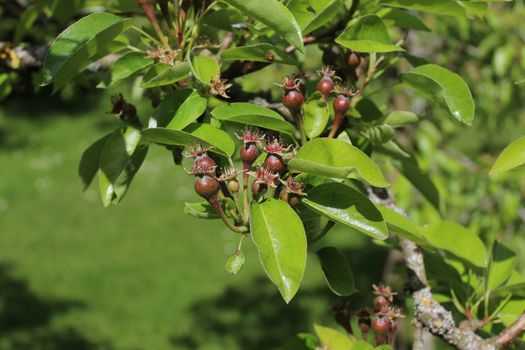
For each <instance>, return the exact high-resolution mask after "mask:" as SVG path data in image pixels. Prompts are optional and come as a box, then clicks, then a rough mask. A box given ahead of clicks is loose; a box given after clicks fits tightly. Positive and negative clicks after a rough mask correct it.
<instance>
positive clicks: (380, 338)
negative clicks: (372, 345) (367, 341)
mask: <svg viewBox="0 0 525 350" xmlns="http://www.w3.org/2000/svg"><path fill="white" fill-rule="evenodd" d="M381 344H383V336H382V335H376V346H379V345H381Z"/></svg>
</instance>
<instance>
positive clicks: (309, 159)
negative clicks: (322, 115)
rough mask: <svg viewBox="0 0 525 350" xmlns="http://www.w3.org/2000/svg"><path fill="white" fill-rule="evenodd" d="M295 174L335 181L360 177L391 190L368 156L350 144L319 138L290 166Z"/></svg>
mask: <svg viewBox="0 0 525 350" xmlns="http://www.w3.org/2000/svg"><path fill="white" fill-rule="evenodd" d="M288 166H289V169H290V170H291V171H294V172H303V173H307V174H312V175H319V176H326V177H333V178H340V179H346V178H358V179H362V180H364V181H366V182H367V183H369V184H371V185H373V186H376V187H388V186H389V184H388V182H387V181H386V180H385V178H384V177H383V174H382V173H381V170H380V169H379V167H378V166H377V164H375V163H374V162H373V161H372V160H371V159H370V158H368V156H367V155H366V154H364V153H363V152H361V151H360V150H359V149H358V148H356V147H354V146H352V145H351V144H349V143H347V142H344V141H341V140H335V139H329V138H316V139H313V140H310V141H308V142H307V143H306V145H304V146H303V147H301V149H299V151H298V152H297V155H296V157H295V158H294V159H292V160H291V161H290V162H289V163H288Z"/></svg>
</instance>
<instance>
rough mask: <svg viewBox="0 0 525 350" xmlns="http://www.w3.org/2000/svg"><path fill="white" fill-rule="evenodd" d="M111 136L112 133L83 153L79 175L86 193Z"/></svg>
mask: <svg viewBox="0 0 525 350" xmlns="http://www.w3.org/2000/svg"><path fill="white" fill-rule="evenodd" d="M111 135H112V134H111V133H110V134H107V135H106V136H104V137H101V138H100V139H98V140H97V141H95V142H94V143H93V144H92V145H91V146H89V147H88V148H87V149H86V150H85V151H84V152H83V153H82V157H81V158H80V164H79V165H78V174H79V175H80V178H81V179H82V183H83V184H84V191H85V190H86V189H87V188H88V187H89V185H90V184H91V182H92V181H93V179H94V178H95V175H96V174H97V172H98V169H99V166H100V157H101V155H102V151H103V150H104V146H105V145H106V142H107V141H108V139H109V138H110V136H111Z"/></svg>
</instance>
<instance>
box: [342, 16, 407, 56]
mask: <svg viewBox="0 0 525 350" xmlns="http://www.w3.org/2000/svg"><path fill="white" fill-rule="evenodd" d="M335 41H336V42H337V43H338V44H339V45H341V46H343V47H345V48H347V49H351V50H354V51H358V52H392V51H404V49H403V48H401V47H399V46H397V45H394V44H392V43H391V42H390V37H389V36H388V30H387V29H386V26H385V24H384V23H383V21H382V20H381V18H379V17H378V16H376V15H367V16H363V17H361V18H359V19H358V20H356V21H354V22H352V23H350V25H349V26H348V27H347V28H346V29H345V30H344V31H343V32H342V33H341V34H340V35H339V36H338V37H337V38H336V39H335Z"/></svg>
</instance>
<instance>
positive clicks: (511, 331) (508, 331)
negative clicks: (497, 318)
mask: <svg viewBox="0 0 525 350" xmlns="http://www.w3.org/2000/svg"><path fill="white" fill-rule="evenodd" d="M524 331H525V311H524V312H523V313H522V314H521V316H520V317H519V318H518V319H517V320H516V322H514V323H513V324H511V325H510V326H508V327H507V328H505V329H504V330H503V331H501V333H500V334H498V335H497V336H495V337H492V339H491V340H492V343H493V344H495V345H496V346H497V347H502V346H506V345H508V344H510V343H512V342H513V341H514V340H515V339H516V338H517V337H519V336H520V335H521V334H522V333H523V332H524Z"/></svg>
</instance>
